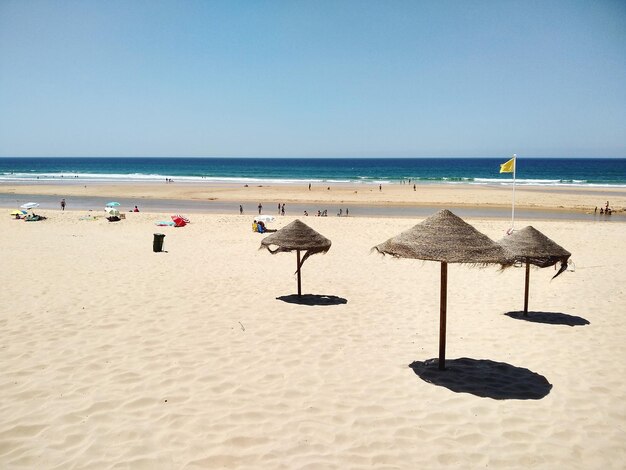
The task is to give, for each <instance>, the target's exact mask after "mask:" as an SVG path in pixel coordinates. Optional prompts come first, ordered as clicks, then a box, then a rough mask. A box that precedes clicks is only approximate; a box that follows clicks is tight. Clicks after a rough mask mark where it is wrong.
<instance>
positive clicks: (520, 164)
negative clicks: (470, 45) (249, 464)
mask: <svg viewBox="0 0 626 470" xmlns="http://www.w3.org/2000/svg"><path fill="white" fill-rule="evenodd" d="M507 160H508V158H506V157H505V158H231V157H228V158H226V157H223V158H143V157H142V158H53V157H46V158H30V157H29V158H0V183H2V182H32V181H37V180H40V181H41V180H47V181H50V180H54V181H64V182H67V181H72V180H79V181H85V180H88V181H90V182H124V181H127V182H142V181H143V182H146V181H165V180H166V179H168V178H171V179H173V180H175V181H176V182H186V181H187V182H202V181H206V182H226V183H228V182H232V183H242V184H243V183H292V184H308V183H312V184H316V183H324V184H326V183H328V184H335V183H361V184H390V183H395V184H401V183H402V182H408V180H409V179H410V180H411V182H412V183H417V184H428V183H439V184H442V183H443V184H472V185H510V184H512V182H513V175H512V174H511V173H500V164H501V163H504V162H505V161H507ZM515 176H516V184H517V185H534V186H572V187H579V186H583V187H626V158H523V157H518V159H517V168H516V175H515Z"/></svg>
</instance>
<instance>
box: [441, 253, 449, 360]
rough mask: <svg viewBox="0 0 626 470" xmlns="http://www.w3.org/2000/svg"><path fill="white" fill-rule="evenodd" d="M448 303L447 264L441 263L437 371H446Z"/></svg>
mask: <svg viewBox="0 0 626 470" xmlns="http://www.w3.org/2000/svg"><path fill="white" fill-rule="evenodd" d="M447 303H448V263H445V262H442V263H441V293H440V297H439V370H445V369H446V306H447Z"/></svg>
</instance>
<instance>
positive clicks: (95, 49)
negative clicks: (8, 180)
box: [0, 0, 626, 157]
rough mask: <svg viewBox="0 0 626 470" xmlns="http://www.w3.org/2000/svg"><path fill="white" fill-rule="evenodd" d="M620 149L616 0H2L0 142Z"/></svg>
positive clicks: (47, 149) (133, 151)
mask: <svg viewBox="0 0 626 470" xmlns="http://www.w3.org/2000/svg"><path fill="white" fill-rule="evenodd" d="M512 153H516V154H518V155H520V156H522V155H523V156H544V157H551V156H552V157H626V2H625V1H623V0H606V1H588V0H586V1H575V0H569V1H559V0H550V1H544V0H541V1H532V0H521V1H514V0H494V1H478V0H476V1H466V0H460V1H445V0H442V1H435V0H432V1H419V0H411V1H394V0H389V1H376V2H374V1H366V0H358V1H341V0H331V1H324V0H315V1H298V0H290V1H253V0H249V1H244V0H241V1H229V0H225V1H210V0H206V1H193V0H186V1H158V0H147V1H133V0H121V1H118V0H107V1H99V0H98V1H89V0H83V1H60V0H59V1H52V0H48V1H37V0H29V1H23V0H16V1H11V0H0V156H5V157H8V156H14V157H19V156H155V157H159V156H248V157H254V156H260V157H270V156H275V157H386V156H389V157H421V156H435V157H437V156H470V157H471V156H485V157H490V156H502V155H510V154H512Z"/></svg>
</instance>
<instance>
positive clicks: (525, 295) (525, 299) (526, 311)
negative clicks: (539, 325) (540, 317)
mask: <svg viewBox="0 0 626 470" xmlns="http://www.w3.org/2000/svg"><path fill="white" fill-rule="evenodd" d="M529 280H530V263H529V262H528V258H526V284H525V286H524V316H525V317H527V316H528V284H529Z"/></svg>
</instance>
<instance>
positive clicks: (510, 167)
mask: <svg viewBox="0 0 626 470" xmlns="http://www.w3.org/2000/svg"><path fill="white" fill-rule="evenodd" d="M514 171H515V157H513V158H511V159H510V160H509V161H508V162H506V163H502V164H501V165H500V173H513V172H514Z"/></svg>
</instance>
